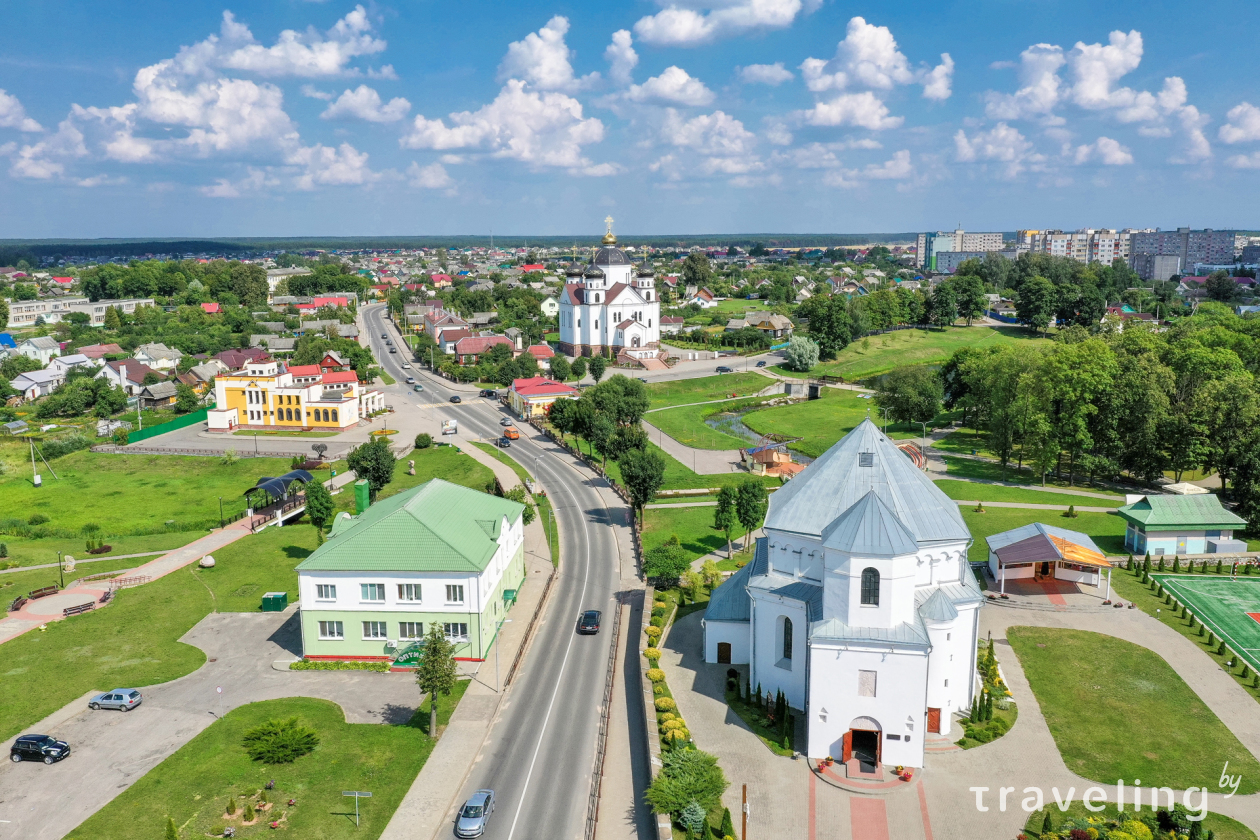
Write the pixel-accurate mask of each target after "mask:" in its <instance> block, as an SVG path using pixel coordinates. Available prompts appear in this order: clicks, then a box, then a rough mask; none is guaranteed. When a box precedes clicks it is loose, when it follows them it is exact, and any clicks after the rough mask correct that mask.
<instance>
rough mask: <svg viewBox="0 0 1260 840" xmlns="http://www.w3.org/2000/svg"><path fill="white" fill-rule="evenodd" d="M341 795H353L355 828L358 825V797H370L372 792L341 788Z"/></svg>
mask: <svg viewBox="0 0 1260 840" xmlns="http://www.w3.org/2000/svg"><path fill="white" fill-rule="evenodd" d="M341 795H342V796H353V797H354V825H355V827H356V828H357V827H358V826H359V799H361V798H367V799H371V798H372V793H371V791H366V790H343V791H342V792H341Z"/></svg>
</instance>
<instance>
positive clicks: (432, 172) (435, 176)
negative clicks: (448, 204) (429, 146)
mask: <svg viewBox="0 0 1260 840" xmlns="http://www.w3.org/2000/svg"><path fill="white" fill-rule="evenodd" d="M407 183H409V184H411V186H413V187H418V188H420V189H422V190H444V189H449V188H450V187H452V186H454V185H455V180H454V179H453V178H451V176H450V175H449V174H448V173H447V171H446V167H444V166H443V165H442V164H440V163H431V164H429V165H428V166H421V165H420V164H418V163H416V162H415V161H412V162H411V166H408V167H407Z"/></svg>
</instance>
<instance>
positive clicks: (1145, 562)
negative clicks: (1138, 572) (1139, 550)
mask: <svg viewBox="0 0 1260 840" xmlns="http://www.w3.org/2000/svg"><path fill="white" fill-rule="evenodd" d="M1150 570H1151V553H1150V552H1149V551H1148V552H1146V559H1145V560H1143V561H1142V571H1144V572H1149V571H1150Z"/></svg>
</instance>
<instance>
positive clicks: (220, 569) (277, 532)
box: [189, 519, 318, 612]
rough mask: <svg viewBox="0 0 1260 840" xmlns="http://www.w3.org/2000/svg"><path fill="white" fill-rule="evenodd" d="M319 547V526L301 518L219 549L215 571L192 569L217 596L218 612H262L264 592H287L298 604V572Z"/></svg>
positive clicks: (216, 553)
mask: <svg viewBox="0 0 1260 840" xmlns="http://www.w3.org/2000/svg"><path fill="white" fill-rule="evenodd" d="M317 547H318V546H317V544H316V536H315V526H314V525H311V524H310V522H309V521H308V520H306V519H300V520H298V521H297V522H295V523H292V524H289V525H285V526H283V527H280V528H277V527H275V526H274V525H273V526H272V527H270V528H264V529H262V530H261V531H259V532H258V533H257V534H251V535H250V536H248V537H242V538H241V539H239V540H237V541H236V542H234V543H232V544H231V545H228V546H225V547H223V548H221V549H219V550H218V551H216V552H214V568H212V569H201V568H198V567H197V566H195V565H194V566H190V567H189V569H190V570H191V571H192V574H193V576H194V577H196V578H197V580H199V581H201V582H202V583H203V584H205V586H206V588H207V589H209V590H210V592H211V593H213V595H214V610H215V611H216V612H260V611H261V610H262V596H263V593H264V592H287V593H288V595H289V603H290V604H292V603H294V602H295V601H297V599H298V585H297V572H296V571H294V569H295V568H296V567H297V564H298V563H301V562H302V561H303V560H305V559H306V558H307V557H309V556H310V555H311V553H312V552H314V551H315V549H316V548H317Z"/></svg>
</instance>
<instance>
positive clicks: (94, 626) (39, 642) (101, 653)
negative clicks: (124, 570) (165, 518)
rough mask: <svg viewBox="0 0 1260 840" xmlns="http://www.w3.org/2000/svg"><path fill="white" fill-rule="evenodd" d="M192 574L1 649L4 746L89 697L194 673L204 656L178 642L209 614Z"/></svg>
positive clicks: (124, 595)
mask: <svg viewBox="0 0 1260 840" xmlns="http://www.w3.org/2000/svg"><path fill="white" fill-rule="evenodd" d="M211 605H212V601H211V598H210V593H209V592H207V591H206V588H205V587H204V586H202V585H201V583H199V582H198V581H197V580H196V579H195V578H194V577H193V575H192V574H191V573H188V572H186V571H179V572H174V573H172V574H170V575H167V576H166V577H164V578H161V579H159V580H156V581H154V582H153V583H149V584H146V585H144V586H139V587H136V588H135V589H124V590H122V591H121V592H119V593H118V595H117V596H116V597H115V598H114V602H113V603H112V604H111V605H110V606H109V607H107V608H106V609H103V610H99V611H96V612H89V613H85V614H84V615H80V616H75V617H74V618H71V619H67V620H66V621H55V622H51V623H49V625H48V629H47V630H45V631H42V632H41V631H38V630H33V631H31V632H29V633H25V634H23V635H21V636H18V637H17V638H16V639H12V640H10V641H7V642H5V643H4V644H3V645H0V680H2V681H3V683H4V686H5V691H3V692H0V740H4V739H6V738H9V737H11V736H12V735H14V734H16V733H17V732H18V731H19V730H21V729H25V728H26V727H28V726H30V725H31V724H33V723H35V722H37V721H39V720H42V719H43V718H45V717H47V716H48V715H50V714H52V713H53V712H55V711H57V709H60V708H61V707H62V706H64V705H65V704H66V703H69V702H70V701H71V700H73V699H75V698H76V697H79V696H81V695H83V694H85V693H87V692H88V691H90V690H97V691H104V690H107V689H109V688H111V687H113V686H117V685H134V686H145V685H152V684H154V683H160V682H167V681H169V680H173V679H176V678H177V677H182V676H184V675H185V674H189V673H191V672H193V671H195V670H196V669H197V668H199V667H201V665H202V664H203V663H204V662H205V660H206V657H205V654H204V653H202V652H201V651H200V650H199V649H197V648H195V647H192V646H191V645H185V644H180V643H179V642H177V641H176V639H178V638H179V637H180V636H182V635H184V634H185V633H187V632H188V630H189V629H191V628H192V626H193V625H194V624H196V623H197V622H198V621H200V620H201V619H202V618H203V617H204V616H205V615H206V614H207V613H209V612H210V610H211Z"/></svg>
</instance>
